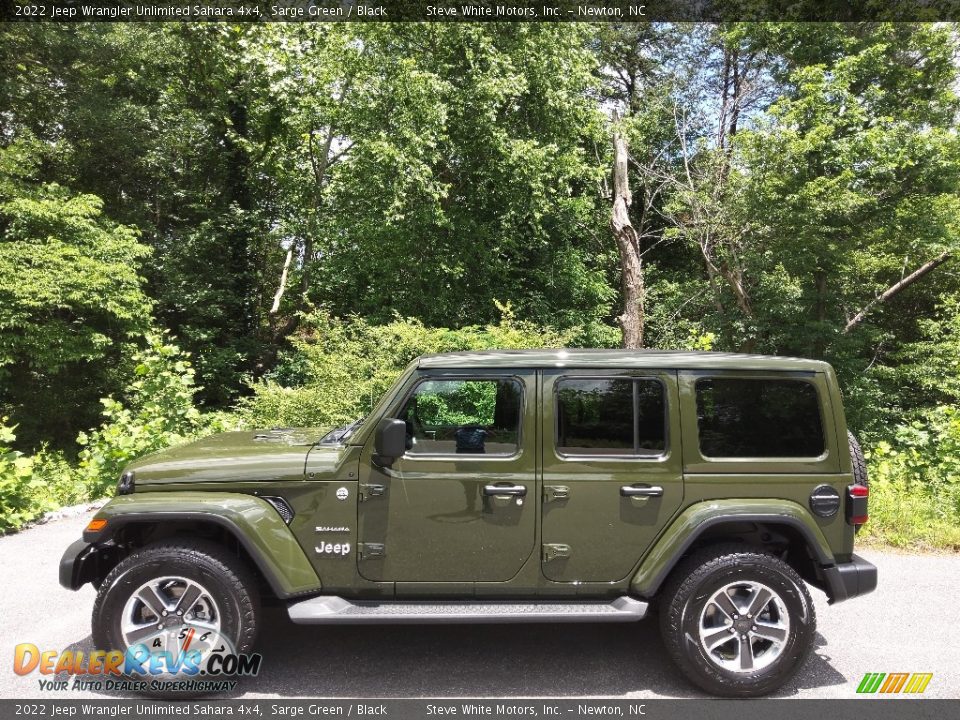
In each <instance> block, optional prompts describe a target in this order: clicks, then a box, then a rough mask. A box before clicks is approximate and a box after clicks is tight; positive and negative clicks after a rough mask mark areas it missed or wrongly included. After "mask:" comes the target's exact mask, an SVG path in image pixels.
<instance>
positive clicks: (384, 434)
mask: <svg viewBox="0 0 960 720" xmlns="http://www.w3.org/2000/svg"><path fill="white" fill-rule="evenodd" d="M373 450H374V452H375V453H376V454H377V460H378V461H379V462H381V463H383V464H384V465H389V464H390V463H392V462H393V461H394V460H396V459H397V458H398V457H400V456H402V455H403V454H404V453H405V452H406V451H407V424H406V423H405V422H404V421H403V420H397V419H395V418H384V419H383V420H381V421H380V422H379V424H378V425H377V432H376V435H375V436H374V441H373Z"/></svg>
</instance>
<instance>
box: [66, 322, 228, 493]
mask: <svg viewBox="0 0 960 720" xmlns="http://www.w3.org/2000/svg"><path fill="white" fill-rule="evenodd" d="M146 339H147V347H146V348H145V349H143V350H141V351H140V352H138V353H137V354H136V355H135V356H134V366H135V370H134V373H135V374H134V378H133V380H131V381H130V382H129V384H128V385H127V387H126V388H125V391H124V398H123V400H122V401H120V400H115V399H114V398H104V399H103V400H101V401H100V402H101V403H102V404H103V419H104V421H103V424H102V425H101V426H100V427H99V428H97V429H96V430H93V431H91V432H89V433H80V435H79V436H78V437H77V443H78V444H79V445H80V446H81V447H82V450H81V451H80V455H79V460H80V462H79V466H78V468H77V472H78V473H79V474H80V477H81V478H82V479H83V482H84V484H85V485H86V486H87V487H89V489H90V492H91V493H92V494H93V496H94V497H99V496H102V495H103V494H105V493H106V492H107V491H108V490H109V489H110V488H111V487H112V485H113V484H114V483H115V482H116V480H117V478H118V477H119V475H120V472H121V471H122V469H123V467H124V465H126V464H127V463H129V462H131V461H132V460H134V459H136V458H138V457H141V456H142V455H146V454H147V453H151V452H155V451H157V450H162V449H163V448H166V447H169V446H171V445H177V444H180V443H182V442H185V441H187V440H190V439H194V438H196V437H199V436H201V435H205V434H209V433H212V432H217V431H219V430H222V429H225V428H226V426H227V425H229V422H230V421H229V419H228V416H227V415H225V414H207V415H204V414H201V412H200V411H199V410H198V409H197V407H196V406H195V404H194V394H195V393H196V392H197V390H198V388H197V387H196V385H195V384H194V370H193V367H192V366H191V364H190V361H189V359H188V357H189V356H188V353H185V352H183V351H181V350H180V348H179V347H177V346H176V345H173V344H172V343H170V342H168V338H167V337H166V335H165V334H162V333H150V334H148V335H147V336H146Z"/></svg>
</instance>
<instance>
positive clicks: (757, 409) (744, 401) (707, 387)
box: [696, 378, 825, 458]
mask: <svg viewBox="0 0 960 720" xmlns="http://www.w3.org/2000/svg"><path fill="white" fill-rule="evenodd" d="M696 388H697V426H698V431H699V435H700V454H701V455H703V456H704V457H714V458H753V457H756V458H761V457H782V458H789V457H795V458H815V457H819V456H820V455H822V454H823V451H824V449H825V444H824V438H823V426H822V425H821V422H820V402H819V400H818V398H817V390H816V388H815V387H814V386H813V385H812V384H811V383H808V382H805V381H803V380H773V379H769V380H768V379H759V378H758V379H749V378H744V379H734V378H706V379H703V380H698V381H697V385H696Z"/></svg>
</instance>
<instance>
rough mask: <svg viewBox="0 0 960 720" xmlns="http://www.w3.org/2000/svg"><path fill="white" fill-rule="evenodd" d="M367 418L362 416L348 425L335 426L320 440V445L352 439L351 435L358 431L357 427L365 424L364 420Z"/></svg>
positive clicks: (340, 442) (337, 443)
mask: <svg viewBox="0 0 960 720" xmlns="http://www.w3.org/2000/svg"><path fill="white" fill-rule="evenodd" d="M364 420H366V418H360V419H359V420H354V421H353V422H352V423H349V424H347V425H341V426H340V427H335V428H334V429H333V430H331V431H330V432H328V433H327V434H326V435H324V436H323V437H322V438H320V440H319V441H318V444H319V445H340V444H343V443H345V442H346V441H347V440H349V439H350V436H351V435H353V433H354V432H356V429H357V428H358V427H360V426H361V425H363V421H364Z"/></svg>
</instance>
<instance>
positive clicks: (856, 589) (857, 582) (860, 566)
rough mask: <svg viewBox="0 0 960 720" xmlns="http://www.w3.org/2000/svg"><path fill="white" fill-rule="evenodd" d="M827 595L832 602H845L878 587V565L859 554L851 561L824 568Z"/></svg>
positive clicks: (852, 557)
mask: <svg viewBox="0 0 960 720" xmlns="http://www.w3.org/2000/svg"><path fill="white" fill-rule="evenodd" d="M822 572H823V576H824V580H825V582H826V588H825V590H826V592H827V597H829V598H830V602H831V603H838V602H843V601H844V600H849V599H850V598H854V597H857V596H858V595H866V594H867V593H870V592H873V591H874V590H876V589H877V566H876V565H874V564H873V563H870V562H867V561H866V560H864V559H863V558H862V557H860V556H859V555H853V556H851V559H850V562H848V563H840V564H839V565H834V566H833V567H828V568H823V569H822Z"/></svg>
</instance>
